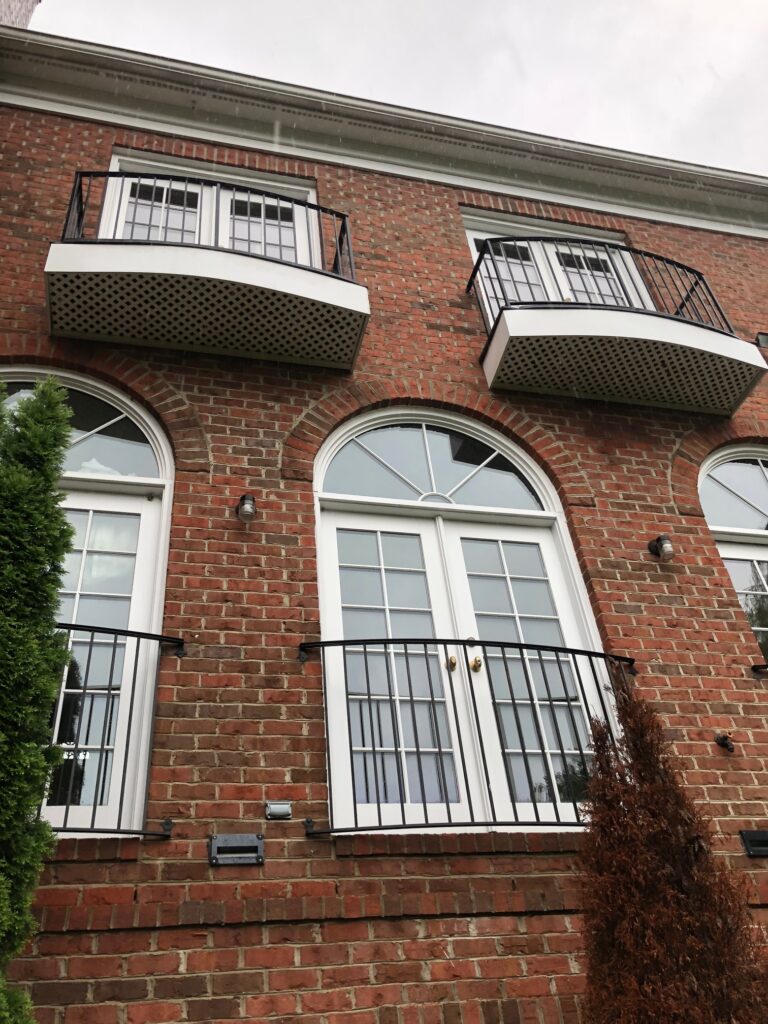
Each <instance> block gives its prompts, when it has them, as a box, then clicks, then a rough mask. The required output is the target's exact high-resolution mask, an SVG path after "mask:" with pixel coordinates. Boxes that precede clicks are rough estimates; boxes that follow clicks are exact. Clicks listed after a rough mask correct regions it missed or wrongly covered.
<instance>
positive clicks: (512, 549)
mask: <svg viewBox="0 0 768 1024" xmlns="http://www.w3.org/2000/svg"><path fill="white" fill-rule="evenodd" d="M503 548H504V558H505V560H506V563H507V571H508V572H509V575H510V576H538V577H543V578H544V579H546V576H547V572H546V569H545V568H544V562H543V560H542V557H541V549H540V548H539V545H538V544H523V543H520V542H518V541H507V542H505V543H504V545H503Z"/></svg>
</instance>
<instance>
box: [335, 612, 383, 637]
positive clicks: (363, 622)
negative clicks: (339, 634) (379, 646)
mask: <svg viewBox="0 0 768 1024" xmlns="http://www.w3.org/2000/svg"><path fill="white" fill-rule="evenodd" d="M341 614H342V622H343V626H344V639H345V640H379V639H382V638H383V637H386V635H387V620H386V618H385V616H384V612H383V611H372V610H371V609H368V608H344V609H343V611H342V613H341Z"/></svg>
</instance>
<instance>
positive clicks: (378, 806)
mask: <svg viewBox="0 0 768 1024" xmlns="http://www.w3.org/2000/svg"><path fill="white" fill-rule="evenodd" d="M363 664H364V665H365V692H366V694H367V695H368V725H369V728H370V730H371V758H372V760H373V781H374V785H375V787H376V820H377V821H378V823H379V826H381V789H380V788H379V766H378V764H377V763H376V733H375V731H374V722H373V697H372V693H371V677H370V673H369V671H368V645H367V644H363ZM362 724H363V723H362V720H361V722H360V726H361V729H362ZM361 738H362V740H363V747H365V734H363V736H362V737H361ZM363 757H365V755H363ZM381 766H382V770H383V768H384V761H383V759H382V762H381Z"/></svg>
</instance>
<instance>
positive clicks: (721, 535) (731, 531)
mask: <svg viewBox="0 0 768 1024" xmlns="http://www.w3.org/2000/svg"><path fill="white" fill-rule="evenodd" d="M735 459H764V460H766V461H768V437H767V438H766V444H765V445H759V444H731V445H728V446H727V447H725V448H718V449H717V451H714V452H710V454H709V455H707V457H706V458H705V459H704V460H703V461H702V463H701V466H700V468H699V482H698V485H697V490H698V491H699V492H701V485H702V483H703V481H704V479H705V478H706V477H708V476H709V474H710V473H711V472H712V470H713V469H717V467H718V466H722V465H723V463H725V462H733V461H734V460H735ZM707 526H708V527H709V529H710V530H711V532H712V535H713V537H714V538H715V540H717V541H724V542H736V543H742V544H756V545H768V530H747V529H745V528H744V527H741V526H720V525H718V524H716V523H710V522H709V521H708V520H707Z"/></svg>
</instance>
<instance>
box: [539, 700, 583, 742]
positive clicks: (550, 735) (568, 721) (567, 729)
mask: <svg viewBox="0 0 768 1024" xmlns="http://www.w3.org/2000/svg"><path fill="white" fill-rule="evenodd" d="M541 718H542V721H543V723H544V735H545V736H546V740H547V747H548V749H549V750H560V749H561V748H562V749H563V750H578V749H579V748H581V750H585V749H586V747H587V729H586V724H585V722H584V715H583V714H582V711H581V708H579V707H570V708H569V707H566V706H565V705H563V704H554V705H543V706H542V707H541ZM558 730H559V732H560V738H559V739H558Z"/></svg>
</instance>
